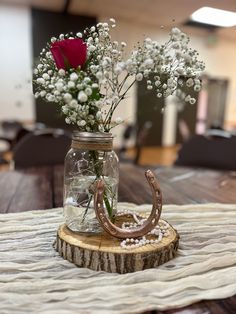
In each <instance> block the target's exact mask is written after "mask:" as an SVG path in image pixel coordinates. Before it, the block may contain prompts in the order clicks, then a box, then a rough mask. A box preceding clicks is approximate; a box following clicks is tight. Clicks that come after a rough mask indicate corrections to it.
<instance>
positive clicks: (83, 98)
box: [78, 91, 88, 102]
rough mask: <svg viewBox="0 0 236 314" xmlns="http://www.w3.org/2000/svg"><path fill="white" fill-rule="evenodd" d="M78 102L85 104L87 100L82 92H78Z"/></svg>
mask: <svg viewBox="0 0 236 314" xmlns="http://www.w3.org/2000/svg"><path fill="white" fill-rule="evenodd" d="M78 100H79V101H80V102H86V101H87V100H88V96H87V95H86V94H85V92H84V91H80V92H79V94H78Z"/></svg>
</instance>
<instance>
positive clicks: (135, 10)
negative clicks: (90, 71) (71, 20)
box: [0, 0, 236, 40]
mask: <svg viewBox="0 0 236 314" xmlns="http://www.w3.org/2000/svg"><path fill="white" fill-rule="evenodd" d="M0 2H7V3H14V4H19V5H22V4H24V5H31V6H34V7H37V8H41V9H47V10H54V11H62V10H63V8H64V5H65V2H66V1H65V0H0ZM202 6H211V7H215V8H219V9H224V10H230V11H235V12H236V0H206V1H203V0H71V1H70V6H69V12H70V13H73V14H83V15H91V16H107V17H114V18H116V19H119V18H120V19H126V20H129V21H131V22H135V23H146V24H152V25H156V26H162V25H164V26H169V25H173V24H174V25H181V24H183V23H184V22H186V21H187V20H188V18H189V16H190V15H191V13H192V12H194V11H195V10H197V9H198V8H200V7H202ZM173 20H174V23H173ZM217 33H218V34H219V35H220V36H224V37H228V38H231V39H234V40H236V26H235V27H230V28H220V29H218V30H217Z"/></svg>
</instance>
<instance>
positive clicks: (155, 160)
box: [127, 145, 180, 166]
mask: <svg viewBox="0 0 236 314" xmlns="http://www.w3.org/2000/svg"><path fill="white" fill-rule="evenodd" d="M179 148H180V145H175V146H170V147H158V146H150V147H143V148H142V151H141V155H140V160H139V164H140V165H163V166H170V165H172V164H173V163H174V161H175V159H176V156H177V153H178V150H179ZM127 156H128V157H129V158H134V156H135V149H129V150H128V152H127Z"/></svg>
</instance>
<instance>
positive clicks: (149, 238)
mask: <svg viewBox="0 0 236 314" xmlns="http://www.w3.org/2000/svg"><path fill="white" fill-rule="evenodd" d="M123 215H131V216H132V217H133V219H134V221H135V222H123V224H122V226H121V227H122V229H134V228H137V227H138V226H141V225H142V224H143V223H144V222H145V221H146V218H144V217H142V216H141V215H140V214H138V213H136V212H134V211H132V210H124V211H119V212H118V213H117V216H123ZM169 226H170V225H169V224H168V223H167V222H166V221H163V220H162V221H160V222H159V223H158V225H157V226H155V227H154V228H153V229H152V230H151V231H150V232H148V234H146V235H145V236H142V237H141V238H136V239H133V238H131V239H130V238H127V239H125V240H123V241H121V243H120V246H121V247H122V248H123V249H125V250H131V249H135V248H138V247H141V246H145V245H147V244H157V243H159V242H161V241H162V238H163V237H167V236H168V235H169ZM153 236H154V237H155V238H154V239H153Z"/></svg>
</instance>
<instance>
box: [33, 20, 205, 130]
mask: <svg viewBox="0 0 236 314" xmlns="http://www.w3.org/2000/svg"><path fill="white" fill-rule="evenodd" d="M111 27H112V28H113V27H115V20H114V19H110V23H109V24H108V23H98V24H97V25H96V27H95V26H93V27H91V28H89V29H86V30H85V31H84V32H83V34H82V33H77V34H76V35H72V34H66V35H64V34H61V35H60V36H59V38H58V39H57V38H55V37H53V38H52V39H51V42H55V41H60V40H64V39H73V38H82V39H83V41H84V42H85V43H86V45H87V62H86V65H85V66H84V67H78V68H77V69H73V68H72V69H69V70H66V71H65V70H63V69H60V70H58V69H57V67H56V65H55V62H54V60H53V57H52V54H51V52H50V44H48V45H47V48H46V49H43V51H42V53H41V55H40V64H39V65H38V66H37V68H36V69H35V70H34V74H35V83H36V86H37V87H36V93H35V96H36V97H43V98H45V99H46V100H47V101H49V102H56V103H59V104H60V105H61V110H62V112H63V114H65V116H66V123H69V124H70V123H72V124H77V125H78V127H79V129H80V130H83V131H105V132H108V131H110V129H111V128H112V127H114V126H116V125H117V124H119V123H122V122H123V120H122V119H121V118H119V119H117V120H116V121H112V116H113V113H114V111H115V109H116V107H117V106H118V104H119V103H120V102H121V101H122V100H123V99H124V97H125V96H126V94H127V92H128V90H129V89H130V88H131V87H132V85H133V84H134V83H135V82H136V81H142V80H146V83H147V89H148V90H153V91H155V93H156V95H157V97H167V96H169V95H173V94H174V95H177V96H180V95H183V93H182V92H181V89H182V87H183V86H184V85H185V86H186V87H187V88H189V91H190V93H189V94H188V95H185V94H184V95H185V96H184V99H185V101H186V102H189V103H190V104H193V103H194V102H195V99H194V98H192V97H191V96H190V94H191V90H193V91H196V92H198V91H199V90H200V89H201V82H200V79H199V78H200V75H201V73H202V71H203V70H204V64H203V63H202V62H201V61H199V60H198V53H197V51H196V50H193V49H191V48H189V47H188V44H189V38H188V37H187V36H186V35H185V34H184V33H182V32H181V31H180V30H179V29H177V28H173V29H172V31H171V33H170V38H169V40H168V41H167V42H166V43H165V44H163V45H159V44H158V43H157V42H156V41H153V40H151V39H150V38H146V39H145V40H144V41H143V43H142V44H138V46H137V47H136V48H135V50H133V51H132V53H131V55H130V57H129V58H128V59H125V56H124V51H125V47H126V43H125V42H121V43H118V42H117V41H112V40H111V35H110V28H111ZM182 98H183V96H182Z"/></svg>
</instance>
